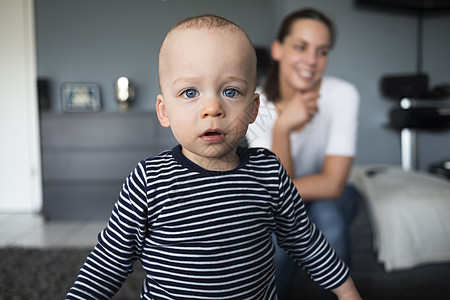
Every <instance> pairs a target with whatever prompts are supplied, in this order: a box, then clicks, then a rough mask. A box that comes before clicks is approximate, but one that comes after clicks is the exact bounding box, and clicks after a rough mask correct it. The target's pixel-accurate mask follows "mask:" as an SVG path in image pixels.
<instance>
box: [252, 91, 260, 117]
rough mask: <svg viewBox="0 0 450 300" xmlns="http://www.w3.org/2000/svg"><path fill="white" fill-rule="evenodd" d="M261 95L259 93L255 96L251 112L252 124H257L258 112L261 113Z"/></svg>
mask: <svg viewBox="0 0 450 300" xmlns="http://www.w3.org/2000/svg"><path fill="white" fill-rule="evenodd" d="M259 103H260V101H259V94H258V93H254V94H253V101H252V107H251V110H250V124H251V123H253V122H255V120H256V117H257V116H258V112H259Z"/></svg>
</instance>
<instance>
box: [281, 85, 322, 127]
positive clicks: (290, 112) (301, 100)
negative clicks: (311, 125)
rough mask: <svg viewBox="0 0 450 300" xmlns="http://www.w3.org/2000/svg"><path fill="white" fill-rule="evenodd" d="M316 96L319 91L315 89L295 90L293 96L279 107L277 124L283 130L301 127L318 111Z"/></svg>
mask: <svg viewBox="0 0 450 300" xmlns="http://www.w3.org/2000/svg"><path fill="white" fill-rule="evenodd" d="M318 98H319V93H318V92H316V91H310V92H295V93H294V95H293V98H292V99H291V100H290V101H289V102H287V104H286V105H283V106H280V107H279V110H280V112H279V117H278V119H277V123H278V124H277V125H278V126H281V128H283V129H284V130H283V131H285V132H292V131H296V130H299V129H301V128H302V127H303V126H304V125H305V124H307V123H308V122H309V121H311V120H312V119H313V117H314V116H315V114H316V113H317V112H318V110H319V109H318V106H317V99H318Z"/></svg>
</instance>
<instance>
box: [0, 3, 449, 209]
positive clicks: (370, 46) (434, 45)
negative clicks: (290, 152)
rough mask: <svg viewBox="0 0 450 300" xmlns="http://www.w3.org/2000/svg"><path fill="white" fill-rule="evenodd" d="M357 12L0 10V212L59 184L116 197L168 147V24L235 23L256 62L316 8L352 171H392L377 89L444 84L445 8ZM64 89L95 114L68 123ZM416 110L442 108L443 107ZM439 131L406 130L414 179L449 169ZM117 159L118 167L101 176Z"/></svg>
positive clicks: (170, 6) (445, 139) (35, 204)
mask: <svg viewBox="0 0 450 300" xmlns="http://www.w3.org/2000/svg"><path fill="white" fill-rule="evenodd" d="M366 2H371V1H357V0H340V1H335V0H315V1H307V0H304V1H301V0H296V1H292V0H227V1H219V0H151V1H149V0H130V1H123V0H96V1H89V0H65V1H59V0H35V1H32V0H20V1H8V0H1V5H2V7H1V9H0V11H1V13H0V14H1V16H2V18H1V19H2V21H1V31H2V32H1V33H2V34H1V43H2V48H1V50H0V53H1V54H2V55H1V57H0V62H1V66H2V67H1V70H0V73H1V80H0V87H1V89H2V93H1V95H2V97H1V108H0V122H1V124H0V125H1V126H0V133H1V141H2V147H1V148H0V154H1V155H0V157H1V158H0V162H1V166H2V167H1V171H0V177H1V180H0V187H1V189H2V190H3V191H5V190H8V189H9V190H13V191H14V193H12V194H11V195H9V197H7V198H5V197H2V198H1V199H0V211H39V210H40V209H41V208H42V206H43V205H44V206H45V205H46V204H45V203H46V201H47V199H52V198H55V197H56V198H58V197H60V195H62V194H64V193H65V191H67V189H64V184H66V187H67V188H69V187H70V186H73V184H81V185H83V184H84V185H83V186H84V187H85V188H86V189H89V188H92V186H90V187H89V186H86V183H87V182H88V181H91V182H92V181H95V180H98V182H97V183H100V178H103V179H104V180H103V183H104V184H105V185H109V186H115V189H114V191H113V192H114V195H115V193H116V192H117V190H118V189H117V184H120V182H121V181H122V180H123V177H124V176H125V175H126V174H128V172H129V171H130V170H131V168H132V167H134V165H135V163H136V162H137V161H138V160H139V159H142V158H144V157H145V156H148V155H153V154H156V153H155V152H158V151H160V150H161V149H165V148H168V147H171V146H172V144H173V143H174V141H173V139H172V138H171V135H170V131H163V129H162V128H160V126H159V124H158V123H157V122H156V121H155V119H154V118H155V113H154V106H155V103H156V96H157V94H158V93H159V87H158V72H157V63H158V50H159V47H160V45H161V42H162V39H163V37H164V35H165V34H166V33H167V31H168V30H169V29H170V28H171V27H172V26H173V25H174V24H175V23H177V22H178V21H179V20H181V19H183V18H185V17H188V16H193V15H198V14H203V13H214V14H218V15H221V16H224V17H226V18H228V19H230V20H232V21H234V22H236V23H237V24H239V25H240V26H241V27H242V28H243V29H244V30H245V31H246V32H247V33H248V35H249V36H250V38H251V39H252V41H253V43H254V45H255V46H256V47H257V48H258V49H260V50H261V52H259V53H262V55H261V56H260V58H261V62H264V55H263V54H264V50H266V51H268V50H269V49H270V44H271V42H272V40H273V38H274V36H275V34H276V31H277V27H278V25H279V23H280V21H281V19H282V18H283V17H284V16H285V15H286V14H287V13H289V12H291V11H292V10H294V9H298V8H302V7H315V8H318V9H320V10H322V11H323V12H325V13H326V14H328V15H329V16H330V17H331V18H332V19H333V21H334V22H335V23H336V25H337V29H338V35H337V43H336V45H335V48H334V49H333V50H332V51H331V54H330V59H329V66H328V71H327V73H328V74H330V75H335V76H338V77H341V78H343V79H346V80H348V81H350V82H353V83H354V84H355V85H356V87H357V88H358V90H359V92H360V95H361V105H360V119H359V121H360V123H359V137H358V146H357V156H356V160H355V163H356V164H358V165H366V164H381V165H384V164H387V165H401V163H402V161H401V160H402V157H401V139H400V130H398V128H390V127H389V124H390V123H391V120H390V117H389V116H390V112H391V110H392V109H394V108H398V107H399V105H400V100H401V99H400V97H396V96H394V97H391V96H389V95H385V94H384V93H383V92H382V90H381V88H380V82H381V80H382V78H383V77H385V76H388V75H392V74H394V75H397V74H401V75H402V74H407V75H409V74H412V75H414V74H417V73H418V72H422V73H425V74H426V75H427V79H428V82H427V84H428V86H427V88H428V89H429V90H430V91H431V90H432V89H433V88H434V87H436V86H441V85H445V84H447V85H448V84H449V83H450V73H449V70H450V59H449V53H450V51H449V50H450V35H449V34H448V32H447V31H448V28H450V13H449V11H448V10H445V9H443V10H442V9H435V8H436V7H433V5H434V4H433V3H434V2H436V3H437V4H443V5H444V6H445V5H447V7H448V6H449V5H448V1H443V2H439V1H431V2H430V1H428V3H431V4H432V5H431V6H429V7H428V9H426V10H424V11H422V12H419V11H417V10H414V9H404V8H396V7H392V6H384V5H370V4H367V3H366ZM382 2H383V1H382ZM384 2H391V4H393V3H395V1H384ZM400 2H404V3H408V2H409V3H413V2H414V1H400ZM421 2H422V1H418V3H421ZM425 2H427V1H425ZM260 67H261V68H262V71H264V70H263V68H264V64H263V63H261V65H260ZM262 74H263V73H262ZM121 76H125V77H127V78H128V79H129V80H130V82H131V83H132V88H133V89H134V91H135V97H134V100H133V101H132V102H131V103H130V104H129V106H128V107H127V109H126V112H125V113H124V112H123V111H120V112H119V108H120V104H119V103H118V101H117V98H116V95H115V94H116V88H115V83H116V81H117V79H118V78H119V77H121ZM38 82H39V90H38V89H37V83H38ZM67 83H76V84H80V83H82V84H84V83H87V84H94V85H95V86H96V87H97V88H96V89H97V90H96V91H94V92H96V93H98V96H96V97H98V99H96V100H98V101H99V105H100V106H99V107H97V108H96V109H93V112H92V113H70V112H69V113H68V112H67V110H66V108H65V107H64V105H65V101H66V99H65V98H64V97H65V96H64V93H63V86H64V85H65V84H67ZM418 100H420V101H422V102H421V103H425V105H429V106H439V107H440V106H444V107H445V106H449V104H448V99H446V98H445V97H444V99H439V100H436V99H427V97H423V98H422V99H418ZM150 119H152V120H150ZM146 120H147V121H146ZM146 122H147V123H146ZM127 124H128V125H127ZM127 126H128V127H127ZM108 128H109V131H108ZM439 129H440V130H428V129H426V130H425V129H424V130H417V136H416V140H417V158H416V161H417V164H416V168H417V169H419V170H423V171H428V170H429V168H430V166H431V165H433V164H436V163H440V162H442V161H444V160H448V159H450V153H449V152H450V151H449V149H450V131H446V130H445V129H444V128H439ZM58 130H59V131H58ZM130 131H133V132H137V133H136V135H137V136H136V137H135V138H131V137H130V139H131V140H126V141H123V140H115V137H114V135H115V134H117V135H123V134H124V133H126V132H130ZM144 139H145V140H146V141H145V142H143V141H142V140H144ZM127 147H128V148H131V150H130V149H129V150H126V149H125V148H127ZM94 148H95V149H94ZM126 151H131V152H133V153H125V152H126ZM117 153H120V154H119V155H116V154H117ZM142 155H144V156H142ZM117 160H122V161H125V162H124V163H123V164H122V165H120V166H119V167H118V168H111V165H112V162H113V161H117ZM99 161H101V164H100V162H99ZM91 162H97V164H92V163H91ZM61 170H64V172H61ZM115 173H117V174H115ZM81 174H84V175H81ZM112 174H114V175H112ZM108 180H109V181H108ZM107 181H108V182H107ZM103 183H102V184H103ZM43 186H44V189H43V188H42V187H43ZM42 190H44V192H42ZM102 191H103V190H98V191H93V190H90V192H91V193H94V194H95V193H101V192H102ZM73 193H76V191H75V190H74V191H73ZM42 194H43V196H42ZM111 194H113V193H111ZM109 196H110V194H108V197H109ZM113 198H114V199H115V196H114V197H113ZM114 199H112V200H110V202H109V203H111V201H114ZM48 201H50V202H51V201H52V200H48ZM52 205H53V204H52Z"/></svg>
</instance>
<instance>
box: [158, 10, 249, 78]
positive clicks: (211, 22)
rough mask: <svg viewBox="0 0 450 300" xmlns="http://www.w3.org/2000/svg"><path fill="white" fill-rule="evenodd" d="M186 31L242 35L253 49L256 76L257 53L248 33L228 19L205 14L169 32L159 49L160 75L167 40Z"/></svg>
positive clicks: (185, 20)
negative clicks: (179, 32) (205, 30)
mask: <svg viewBox="0 0 450 300" xmlns="http://www.w3.org/2000/svg"><path fill="white" fill-rule="evenodd" d="M184 29H194V30H199V29H207V30H224V31H228V32H232V33H235V32H239V33H241V34H242V35H243V36H244V37H245V39H246V40H247V41H248V44H249V49H251V50H250V51H251V52H252V53H251V57H252V59H251V60H252V62H251V63H252V64H253V66H254V70H255V74H256V62H257V60H256V51H255V48H254V47H253V44H252V41H251V40H250V37H249V36H248V35H247V33H246V32H245V31H244V30H243V29H242V28H241V27H240V26H239V25H237V24H236V23H234V22H232V21H230V20H228V19H226V18H223V17H220V16H217V15H213V14H205V15H200V16H196V17H189V18H187V19H184V20H182V21H180V22H179V23H178V24H176V25H175V26H173V27H172V28H171V29H170V30H169V32H168V33H167V35H166V37H165V38H164V40H163V42H162V45H161V48H160V49H159V68H158V69H159V70H158V75H160V72H161V61H163V60H164V59H165V57H164V55H165V54H164V52H165V51H164V48H165V44H166V41H167V39H168V38H169V36H170V35H171V34H172V33H173V32H176V31H179V30H184Z"/></svg>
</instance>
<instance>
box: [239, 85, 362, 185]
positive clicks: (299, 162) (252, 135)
mask: <svg viewBox="0 0 450 300" xmlns="http://www.w3.org/2000/svg"><path fill="white" fill-rule="evenodd" d="M257 92H258V93H259V94H260V100H261V104H260V108H259V113H258V117H257V118H256V120H255V122H254V123H253V124H250V126H249V129H248V132H247V135H246V138H247V142H248V144H249V147H265V148H268V149H271V148H272V134H273V126H274V123H275V120H276V119H277V118H278V113H277V110H276V108H275V105H274V104H273V102H270V101H268V100H267V97H266V96H265V95H264V93H263V92H262V90H261V89H260V88H258V89H257ZM318 107H319V111H318V113H317V114H316V115H315V116H314V118H313V119H312V120H311V122H309V123H308V124H307V125H306V126H305V127H304V128H303V129H301V130H299V131H297V132H293V133H291V135H290V139H291V153H292V156H293V163H294V168H295V177H301V176H305V175H309V174H314V173H318V172H320V171H321V170H322V164H323V160H324V158H325V156H327V155H339V156H350V157H354V155H355V152H356V136H357V127H358V109H359V93H358V91H357V89H356V88H355V86H354V85H353V84H351V83H349V82H347V81H344V80H342V79H339V78H335V77H331V76H324V77H323V78H322V83H321V87H320V98H319V99H318Z"/></svg>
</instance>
